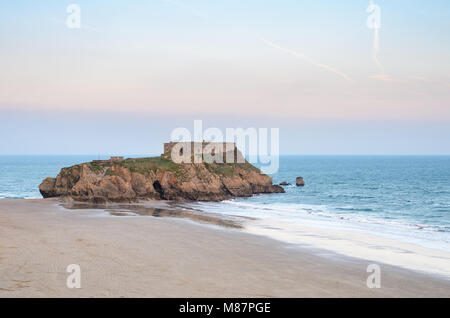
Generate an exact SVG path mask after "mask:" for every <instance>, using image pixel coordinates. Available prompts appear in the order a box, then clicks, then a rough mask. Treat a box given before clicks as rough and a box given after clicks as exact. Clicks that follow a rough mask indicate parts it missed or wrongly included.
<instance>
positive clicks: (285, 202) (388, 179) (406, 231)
mask: <svg viewBox="0 0 450 318" xmlns="http://www.w3.org/2000/svg"><path fill="white" fill-rule="evenodd" d="M93 159H98V157H97V156H0V198H39V197H41V196H40V194H39V191H38V185H39V184H40V182H41V181H42V180H43V179H44V178H45V177H48V176H56V175H57V174H58V172H59V170H60V169H61V168H62V167H66V166H70V165H74V164H77V163H80V162H86V161H90V160H93ZM297 176H302V177H303V178H304V179H305V182H306V186H304V187H296V186H295V178H296V177H297ZM273 179H274V182H275V183H280V182H282V181H287V182H289V183H291V184H293V185H292V186H287V187H285V190H286V193H285V194H273V195H259V196H254V197H252V198H238V199H234V200H229V201H225V202H220V203H193V204H189V206H190V207H194V208H196V209H199V210H205V211H208V212H212V213H218V214H227V215H232V216H246V217H248V216H250V217H254V218H258V219H263V220H269V221H273V222H274V223H276V222H277V221H284V222H287V223H290V224H296V223H298V224H309V223H308V222H313V221H323V222H322V224H328V225H330V226H338V227H345V226H347V227H353V228H356V229H358V230H362V231H363V230H367V231H373V232H377V233H382V234H386V235H391V236H396V237H399V238H404V239H406V240H408V241H420V243H421V244H423V245H432V246H438V245H439V243H445V244H444V245H441V246H444V249H447V247H446V246H449V245H448V244H449V243H450V156H282V157H281V158H280V170H279V172H278V173H277V174H275V175H273ZM324 222H325V223H324ZM327 222H328V223H327ZM281 230H282V229H281Z"/></svg>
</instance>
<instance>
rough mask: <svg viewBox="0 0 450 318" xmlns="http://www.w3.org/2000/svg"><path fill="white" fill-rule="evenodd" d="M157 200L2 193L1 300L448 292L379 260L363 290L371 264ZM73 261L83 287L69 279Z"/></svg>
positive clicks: (433, 279)
mask: <svg viewBox="0 0 450 318" xmlns="http://www.w3.org/2000/svg"><path fill="white" fill-rule="evenodd" d="M152 204H153V203H151V202H150V203H147V205H152ZM153 205H154V208H158V209H160V210H158V211H156V212H157V213H159V216H162V217H151V216H121V217H112V216H106V214H107V213H105V212H102V211H100V210H90V209H82V210H78V209H77V210H68V209H64V208H62V207H61V206H59V203H58V202H57V201H55V200H7V199H5V200H0V297H450V281H449V280H446V279H441V278H439V277H437V276H431V275H426V274H421V273H416V272H413V271H409V270H405V269H402V268H399V267H394V266H389V265H384V264H380V266H381V288H379V289H369V288H368V287H367V285H366V279H367V276H368V275H369V274H368V273H367V272H366V268H367V265H369V264H370V263H371V262H369V261H364V260H360V259H354V258H349V257H344V256H339V255H335V254H332V253H329V252H325V251H321V250H312V249H308V248H302V247H299V246H297V245H289V244H286V243H282V242H278V241H275V240H272V239H269V238H266V237H263V236H257V235H252V234H247V233H244V232H242V231H240V230H239V227H238V226H237V227H235V226H219V225H220V224H219V225H208V224H214V221H212V222H211V220H209V219H208V218H206V219H203V220H200V221H203V223H204V224H197V223H195V222H194V221H191V220H189V218H186V217H181V218H179V217H177V213H174V212H173V213H172V212H170V213H169V214H168V215H164V211H165V210H164V209H163V207H161V206H159V205H160V203H156V202H155V203H154V204H153ZM154 212H155V211H153V212H152V213H151V215H153V213H154ZM161 212H163V215H161ZM166 212H167V211H166ZM183 213H184V214H182V213H181V211H180V215H184V216H186V215H185V212H183ZM164 216H168V217H164ZM222 225H223V224H222ZM70 264H78V265H79V266H80V268H81V288H80V289H69V288H68V287H67V286H66V279H67V277H68V275H69V273H67V272H66V269H67V266H68V265H70Z"/></svg>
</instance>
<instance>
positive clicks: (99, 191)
mask: <svg viewBox="0 0 450 318" xmlns="http://www.w3.org/2000/svg"><path fill="white" fill-rule="evenodd" d="M39 190H40V192H41V194H42V196H43V197H44V198H49V197H61V198H64V199H73V200H76V201H87V202H95V203H105V202H133V201H137V200H139V199H156V200H175V201H221V200H226V199H230V198H233V197H249V196H252V195H253V194H259V193H284V189H283V188H282V187H280V186H278V185H273V184H272V178H271V177H269V176H267V175H265V174H262V173H261V171H260V170H259V169H258V168H256V167H254V166H252V165H251V164H250V163H248V162H245V163H234V164H226V163H182V164H177V163H174V162H173V161H172V160H170V159H169V158H167V157H164V156H161V157H154V158H136V159H132V158H129V159H125V160H123V161H110V160H105V161H93V162H88V163H83V164H79V165H75V166H72V167H68V168H63V169H61V172H60V173H59V174H58V176H57V177H56V178H47V179H45V180H44V181H43V182H42V183H41V185H40V186H39Z"/></svg>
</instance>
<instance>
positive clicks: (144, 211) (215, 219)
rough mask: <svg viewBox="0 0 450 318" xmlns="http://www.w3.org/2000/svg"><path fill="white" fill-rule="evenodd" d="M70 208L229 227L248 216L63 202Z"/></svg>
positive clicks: (235, 226) (172, 208) (236, 224)
mask: <svg viewBox="0 0 450 318" xmlns="http://www.w3.org/2000/svg"><path fill="white" fill-rule="evenodd" d="M61 206H63V207H64V208H66V209H69V210H86V209H90V210H92V209H94V210H104V211H106V212H108V213H109V214H110V215H112V216H153V217H169V218H182V219H189V220H192V221H196V222H201V223H208V224H214V225H219V226H223V227H228V228H242V227H243V226H242V222H243V221H244V219H248V218H246V217H242V218H241V217H231V216H222V215H220V216H219V215H215V214H211V213H205V212H203V211H198V210H194V209H189V208H184V207H181V206H178V205H172V206H170V205H169V207H168V208H154V207H146V206H143V205H137V204H107V205H106V204H93V203H78V202H76V203H63V204H61Z"/></svg>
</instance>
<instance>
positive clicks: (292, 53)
mask: <svg viewBox="0 0 450 318" xmlns="http://www.w3.org/2000/svg"><path fill="white" fill-rule="evenodd" d="M258 38H259V39H260V40H261V41H263V42H264V43H265V44H267V45H268V46H270V47H273V48H275V49H278V50H280V51H282V52H285V53H287V54H290V55H292V56H295V57H297V58H299V59H302V60H304V61H306V62H308V63H310V64H312V65H314V66H317V67H320V68H322V69H324V70H327V71H330V72H332V73H335V74H337V75H339V76H340V77H342V78H343V79H345V80H347V81H351V80H352V79H351V78H350V77H349V76H348V75H347V74H345V73H343V72H341V71H339V70H337V69H335V68H333V67H331V66H329V65H326V64H322V63H318V62H316V61H314V60H313V59H312V58H310V57H308V56H306V55H304V54H302V53H299V52H297V51H294V50H291V49H287V48H284V47H281V46H279V45H278V44H276V43H273V42H271V41H269V40H266V39H264V38H262V37H258Z"/></svg>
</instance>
